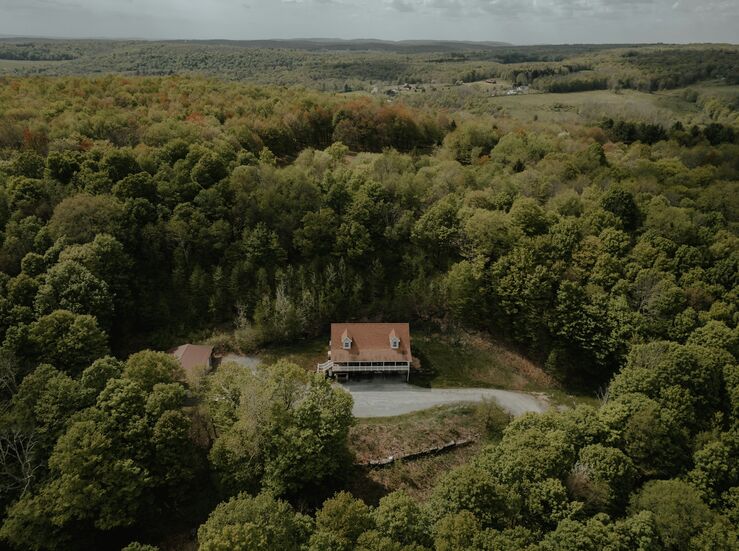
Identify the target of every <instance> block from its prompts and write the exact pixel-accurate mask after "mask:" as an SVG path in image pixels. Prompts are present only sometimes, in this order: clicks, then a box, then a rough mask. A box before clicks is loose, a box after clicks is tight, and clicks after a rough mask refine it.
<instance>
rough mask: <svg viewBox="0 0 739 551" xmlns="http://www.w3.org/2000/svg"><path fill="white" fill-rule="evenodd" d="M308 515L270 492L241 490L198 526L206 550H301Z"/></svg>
mask: <svg viewBox="0 0 739 551" xmlns="http://www.w3.org/2000/svg"><path fill="white" fill-rule="evenodd" d="M309 528H310V524H309V519H308V518H307V517H305V516H304V515H301V514H299V513H295V512H294V511H293V510H292V508H291V507H290V505H289V504H288V503H286V502H284V501H281V500H276V499H274V498H273V497H272V496H270V495H268V494H259V495H257V496H256V497H252V496H249V495H248V494H243V493H242V494H238V495H237V496H234V497H232V498H231V499H230V500H228V501H226V502H224V503H221V504H220V505H218V506H217V507H216V508H215V509H214V510H213V512H212V513H211V514H210V516H209V517H208V520H207V521H205V523H204V524H202V525H201V526H200V528H198V544H199V546H200V547H199V548H200V549H202V550H203V551H231V550H233V551H273V550H274V549H284V550H285V551H291V550H294V551H299V550H300V549H301V546H302V545H303V544H304V543H305V542H306V540H307V539H308V534H309Z"/></svg>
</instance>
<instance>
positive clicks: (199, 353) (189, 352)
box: [170, 344, 213, 374]
mask: <svg viewBox="0 0 739 551" xmlns="http://www.w3.org/2000/svg"><path fill="white" fill-rule="evenodd" d="M170 354H172V355H173V356H174V357H175V358H177V360H178V361H179V362H180V365H181V366H182V369H184V370H185V373H187V374H190V373H192V371H193V370H194V369H195V368H196V367H209V366H210V357H211V356H212V355H213V347H212V346H203V345H199V344H183V345H182V346H178V347H177V348H175V349H174V350H171V351H170Z"/></svg>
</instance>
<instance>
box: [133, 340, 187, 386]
mask: <svg viewBox="0 0 739 551" xmlns="http://www.w3.org/2000/svg"><path fill="white" fill-rule="evenodd" d="M123 378H125V379H130V380H132V381H135V382H136V383H137V384H138V385H140V386H141V388H143V389H144V390H145V391H150V390H152V389H153V388H154V387H155V386H156V385H157V384H159V383H165V384H166V383H175V382H176V383H184V381H185V372H184V371H183V369H182V366H181V365H180V364H179V362H178V361H177V360H176V359H175V358H174V357H173V356H171V355H170V354H166V353H164V352H152V351H151V350H143V351H141V352H137V353H136V354H133V355H131V356H129V358H128V360H126V364H125V366H124V367H123Z"/></svg>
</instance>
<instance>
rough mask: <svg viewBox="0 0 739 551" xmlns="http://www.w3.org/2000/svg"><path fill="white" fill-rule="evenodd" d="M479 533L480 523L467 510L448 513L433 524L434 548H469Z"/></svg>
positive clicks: (451, 550) (449, 550) (440, 550)
mask: <svg viewBox="0 0 739 551" xmlns="http://www.w3.org/2000/svg"><path fill="white" fill-rule="evenodd" d="M479 533H480V523H479V521H478V520H477V519H476V518H475V515H473V514H472V513H471V512H469V511H459V512H457V513H449V514H447V515H445V516H444V517H442V518H440V519H439V520H438V521H437V522H436V524H434V549H436V550H437V551H458V550H464V551H466V550H471V549H473V548H474V547H473V544H474V542H475V539H476V538H477V537H478V536H479Z"/></svg>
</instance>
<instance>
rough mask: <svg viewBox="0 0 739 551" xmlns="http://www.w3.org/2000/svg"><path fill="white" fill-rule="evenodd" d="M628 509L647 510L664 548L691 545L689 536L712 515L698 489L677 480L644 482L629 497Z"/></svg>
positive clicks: (706, 522)
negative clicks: (638, 490) (637, 490)
mask: <svg viewBox="0 0 739 551" xmlns="http://www.w3.org/2000/svg"><path fill="white" fill-rule="evenodd" d="M629 507H630V509H631V511H632V512H634V513H636V512H639V511H650V512H652V513H653V515H654V525H655V529H656V531H657V534H658V535H659V538H660V540H661V542H662V545H664V547H665V548H666V549H690V540H691V538H693V537H694V536H696V535H698V534H699V533H700V532H701V531H702V530H704V529H705V528H707V527H708V526H710V525H711V523H712V522H713V520H714V515H713V514H712V513H711V510H710V509H709V508H708V506H707V505H706V504H705V503H703V501H702V500H701V498H700V496H699V495H698V492H696V490H695V489H694V488H693V487H692V486H690V485H689V484H687V483H685V482H681V481H679V480H654V481H651V482H647V483H646V484H645V485H644V487H643V488H642V490H641V491H640V492H639V493H638V494H636V495H635V496H634V497H633V499H632V500H631V505H630V506H629Z"/></svg>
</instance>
